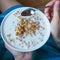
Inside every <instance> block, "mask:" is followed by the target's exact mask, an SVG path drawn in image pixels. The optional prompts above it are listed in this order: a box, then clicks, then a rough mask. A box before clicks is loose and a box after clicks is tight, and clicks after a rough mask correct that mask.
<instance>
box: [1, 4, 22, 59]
mask: <svg viewBox="0 0 60 60" xmlns="http://www.w3.org/2000/svg"><path fill="white" fill-rule="evenodd" d="M21 7H23V5H21V4H18V5H14V6H12V7H10V8H8V9H7V10H6V11H5V12H3V13H2V14H0V24H1V22H2V20H3V18H4V17H5V15H7V14H8V13H9V12H11V11H12V10H14V9H16V8H21ZM0 60H14V57H13V55H12V54H11V53H10V52H9V51H8V50H7V49H6V48H5V46H4V42H3V40H2V38H1V35H0Z"/></svg>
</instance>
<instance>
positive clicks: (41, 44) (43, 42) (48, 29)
mask: <svg viewBox="0 0 60 60" xmlns="http://www.w3.org/2000/svg"><path fill="white" fill-rule="evenodd" d="M27 8H32V7H21V8H17V9H15V10H13V11H11V12H10V13H8V14H7V15H6V16H5V17H4V19H3V21H2V23H1V36H2V39H3V41H4V42H5V44H6V45H8V46H9V47H10V48H11V49H13V50H16V51H18V52H29V51H34V50H36V49H38V48H41V47H42V46H43V45H44V44H45V43H46V42H47V40H48V38H49V36H50V23H49V20H48V19H47V17H46V16H45V15H44V14H43V13H42V12H41V11H40V17H43V18H44V19H45V22H46V27H47V31H46V36H45V38H44V37H43V38H44V40H43V41H42V43H40V44H39V45H38V46H36V47H33V48H31V49H27V50H20V49H17V48H14V47H13V46H11V45H10V44H9V43H8V42H7V41H6V39H5V37H4V34H3V24H4V22H5V20H6V18H7V17H8V16H9V15H10V14H12V13H14V12H15V11H18V10H22V11H23V10H25V9H27ZM33 9H35V8H33ZM35 10H38V9H35Z"/></svg>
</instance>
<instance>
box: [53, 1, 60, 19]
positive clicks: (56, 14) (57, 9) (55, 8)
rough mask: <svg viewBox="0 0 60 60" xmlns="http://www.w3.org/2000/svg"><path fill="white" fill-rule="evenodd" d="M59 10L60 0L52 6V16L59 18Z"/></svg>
mask: <svg viewBox="0 0 60 60" xmlns="http://www.w3.org/2000/svg"><path fill="white" fill-rule="evenodd" d="M59 12H60V1H56V2H55V5H54V8H53V18H56V19H57V18H59Z"/></svg>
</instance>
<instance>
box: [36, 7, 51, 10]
mask: <svg viewBox="0 0 60 60" xmlns="http://www.w3.org/2000/svg"><path fill="white" fill-rule="evenodd" d="M45 8H52V6H45V7H41V8H37V9H39V10H42V11H43V10H44V9H45Z"/></svg>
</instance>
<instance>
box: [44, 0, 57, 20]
mask: <svg viewBox="0 0 60 60" xmlns="http://www.w3.org/2000/svg"><path fill="white" fill-rule="evenodd" d="M55 1H56V0H52V1H51V2H49V3H48V4H47V5H46V6H52V7H53V5H54V3H55ZM44 12H45V15H46V16H47V17H48V19H49V20H50V18H51V12H52V9H51V8H46V9H45V10H44Z"/></svg>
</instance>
